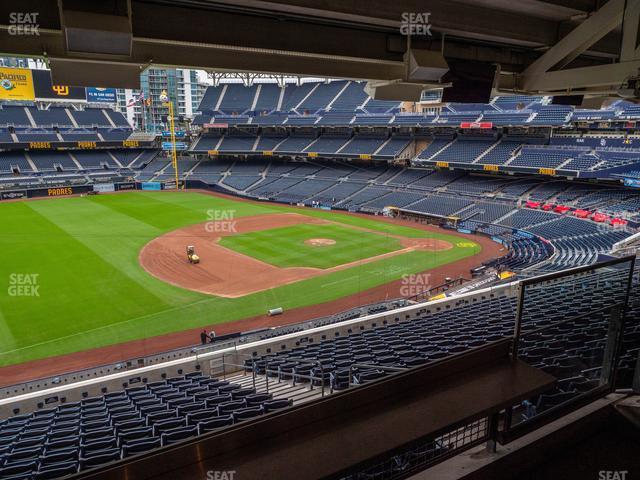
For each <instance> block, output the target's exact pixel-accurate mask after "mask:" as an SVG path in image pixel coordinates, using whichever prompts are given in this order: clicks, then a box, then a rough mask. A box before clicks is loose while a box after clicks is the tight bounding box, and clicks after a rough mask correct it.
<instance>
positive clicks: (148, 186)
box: [142, 182, 162, 190]
mask: <svg viewBox="0 0 640 480" xmlns="http://www.w3.org/2000/svg"><path fill="white" fill-rule="evenodd" d="M142 190H162V184H161V183H160V182H143V183H142Z"/></svg>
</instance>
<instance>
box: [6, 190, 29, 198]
mask: <svg viewBox="0 0 640 480" xmlns="http://www.w3.org/2000/svg"><path fill="white" fill-rule="evenodd" d="M20 198H27V192H26V191H25V190H16V191H13V192H0V200H18V199H20Z"/></svg>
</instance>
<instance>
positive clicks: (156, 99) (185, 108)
mask: <svg viewBox="0 0 640 480" xmlns="http://www.w3.org/2000/svg"><path fill="white" fill-rule="evenodd" d="M206 89H207V85H206V84H204V83H201V82H200V81H199V80H198V72H197V71H196V70H189V69H182V68H178V69H175V68H149V69H147V70H145V71H144V72H143V73H142V74H141V75H140V90H130V89H126V90H118V93H117V96H118V109H119V110H120V111H122V112H123V113H124V114H125V115H126V117H127V119H128V120H129V122H130V123H131V124H132V125H134V126H135V127H136V128H138V129H144V130H147V131H157V130H162V129H164V128H166V123H167V113H168V108H167V107H166V106H164V105H163V104H162V102H161V101H160V94H161V93H162V92H163V91H166V92H167V95H168V97H169V101H171V102H172V103H173V109H174V111H175V112H176V116H178V117H182V119H190V118H192V117H193V116H194V115H195V112H196V111H197V109H198V105H199V104H200V101H201V100H202V96H203V95H204V92H205V90H206ZM177 120H178V121H180V118H178V119H177Z"/></svg>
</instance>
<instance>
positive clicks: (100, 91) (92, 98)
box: [87, 87, 116, 103]
mask: <svg viewBox="0 0 640 480" xmlns="http://www.w3.org/2000/svg"><path fill="white" fill-rule="evenodd" d="M87 101H88V102H100V103H116V89H115V88H98V87H88V88H87Z"/></svg>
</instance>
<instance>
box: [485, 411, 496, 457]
mask: <svg viewBox="0 0 640 480" xmlns="http://www.w3.org/2000/svg"><path fill="white" fill-rule="evenodd" d="M487 422H488V425H487V447H486V449H487V453H496V447H497V443H498V442H497V438H498V423H499V417H498V413H493V414H491V415H490V416H489V418H487Z"/></svg>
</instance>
